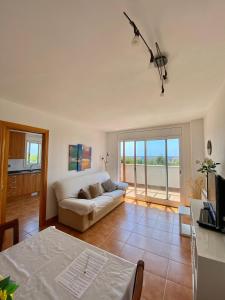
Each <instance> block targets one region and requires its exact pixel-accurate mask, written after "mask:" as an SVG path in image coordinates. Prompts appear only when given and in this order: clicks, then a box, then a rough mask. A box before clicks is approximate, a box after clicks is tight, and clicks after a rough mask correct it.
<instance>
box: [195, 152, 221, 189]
mask: <svg viewBox="0 0 225 300" xmlns="http://www.w3.org/2000/svg"><path fill="white" fill-rule="evenodd" d="M196 163H197V164H199V165H200V168H199V169H198V170H197V171H198V172H200V173H202V174H204V175H206V190H207V195H208V176H209V173H216V166H217V165H219V164H220V163H216V162H214V161H213V160H212V159H210V158H205V159H204V160H203V161H202V162H201V161H199V160H197V161H196Z"/></svg>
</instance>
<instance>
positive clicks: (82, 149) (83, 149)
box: [77, 144, 92, 171]
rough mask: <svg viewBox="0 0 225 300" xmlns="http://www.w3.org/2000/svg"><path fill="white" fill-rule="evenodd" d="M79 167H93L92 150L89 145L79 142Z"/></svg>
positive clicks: (80, 169) (84, 168)
mask: <svg viewBox="0 0 225 300" xmlns="http://www.w3.org/2000/svg"><path fill="white" fill-rule="evenodd" d="M77 146H78V167H77V171H83V170H86V169H90V168H91V152H92V149H91V147H89V146H85V145H82V144H78V145H77Z"/></svg>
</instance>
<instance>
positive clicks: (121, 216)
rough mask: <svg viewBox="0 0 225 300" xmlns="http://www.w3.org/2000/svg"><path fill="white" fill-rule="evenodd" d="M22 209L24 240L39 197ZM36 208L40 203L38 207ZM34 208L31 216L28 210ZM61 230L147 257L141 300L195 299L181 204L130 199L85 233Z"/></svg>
mask: <svg viewBox="0 0 225 300" xmlns="http://www.w3.org/2000/svg"><path fill="white" fill-rule="evenodd" d="M28 202H29V201H24V207H25V211H24V209H22V210H21V218H20V219H21V232H22V235H21V239H24V238H27V237H29V236H30V235H33V234H35V232H37V224H38V223H37V215H36V216H35V212H34V211H35V209H33V208H34V207H35V205H37V203H36V202H35V200H34V199H32V202H29V204H31V203H32V205H31V206H32V208H31V207H30V208H28V207H29V206H30V205H29V204H27V203H28ZM36 207H37V206H36ZM29 212H32V214H31V218H29V217H28V215H27V214H29ZM52 225H55V226H56V227H57V228H58V229H60V230H62V231H64V232H66V233H68V234H70V235H73V236H74V237H77V238H79V239H82V240H84V241H86V242H88V243H91V244H93V245H95V246H97V247H100V248H102V249H104V250H106V251H109V252H111V253H113V254H115V255H118V256H120V257H122V258H124V259H127V260H129V261H131V262H134V263H135V262H137V260H138V259H143V260H144V261H145V274H144V284H143V292H142V298H141V299H142V300H191V299H192V281H191V246H190V239H189V238H185V237H180V236H179V224H178V214H177V209H176V208H171V207H165V206H161V205H156V204H149V203H145V202H142V201H135V200H131V199H128V198H127V199H126V201H125V203H124V204H122V205H120V206H119V207H117V208H116V209H115V210H113V211H112V212H111V213H110V214H108V215H107V216H106V217H105V218H103V219H102V220H101V221H99V222H98V223H97V224H95V225H94V226H93V227H91V228H90V229H89V230H87V231H86V232H84V233H79V232H78V231H75V230H73V229H71V228H69V227H66V226H64V225H62V224H58V223H54V224H52Z"/></svg>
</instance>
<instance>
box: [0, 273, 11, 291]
mask: <svg viewBox="0 0 225 300" xmlns="http://www.w3.org/2000/svg"><path fill="white" fill-rule="evenodd" d="M9 281H10V276H8V277H6V278H4V279H2V280H1V281H0V289H2V290H3V289H4V288H5V287H6V286H7V285H8V284H9Z"/></svg>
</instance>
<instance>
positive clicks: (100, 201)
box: [94, 195, 114, 214]
mask: <svg viewBox="0 0 225 300" xmlns="http://www.w3.org/2000/svg"><path fill="white" fill-rule="evenodd" d="M113 201H114V199H113V198H112V197H109V196H106V195H102V196H99V197H97V198H95V208H94V213H95V214H98V213H99V212H100V211H101V213H102V212H103V211H104V210H105V209H107V208H108V207H109V206H111V205H112V203H113Z"/></svg>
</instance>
